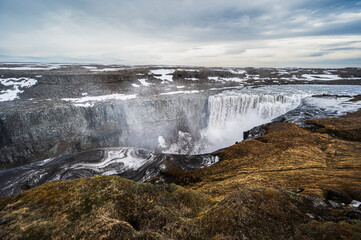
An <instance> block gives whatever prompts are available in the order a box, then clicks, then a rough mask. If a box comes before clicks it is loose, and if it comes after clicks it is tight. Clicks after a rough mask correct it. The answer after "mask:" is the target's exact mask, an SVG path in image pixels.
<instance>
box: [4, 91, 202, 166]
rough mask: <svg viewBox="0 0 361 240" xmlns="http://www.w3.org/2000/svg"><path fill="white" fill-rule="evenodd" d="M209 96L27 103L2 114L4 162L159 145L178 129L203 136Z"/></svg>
mask: <svg viewBox="0 0 361 240" xmlns="http://www.w3.org/2000/svg"><path fill="white" fill-rule="evenodd" d="M206 99H207V96H200V95H197V96H194V95H186V96H181V97H177V98H169V97H160V98H158V99H147V100H137V99H134V100H131V101H111V102H109V101H108V102H102V103H97V104H95V105H94V106H92V107H77V106H73V105H71V104H55V105H52V106H51V107H50V106H49V105H46V104H44V105H43V106H42V107H37V108H35V109H32V108H29V109H27V107H26V106H24V107H23V109H13V110H12V111H7V112H2V114H1V122H0V124H1V125H0V131H1V142H0V144H1V145H0V155H1V157H0V162H1V163H2V165H3V166H6V165H16V164H21V163H26V162H29V161H34V160H39V159H45V158H49V157H55V156H58V155H60V154H67V153H72V152H76V151H81V150H86V149H91V148H99V147H115V146H133V147H144V148H148V149H157V148H158V144H159V143H158V136H163V138H165V139H166V140H167V141H168V142H171V141H174V139H175V138H177V137H178V131H184V132H188V133H191V134H192V136H194V137H197V135H198V137H199V132H198V129H202V128H203V127H204V126H205V124H206V122H205V120H206V116H205V115H206V114H207V108H206V106H207V105H206V104H207V101H206Z"/></svg>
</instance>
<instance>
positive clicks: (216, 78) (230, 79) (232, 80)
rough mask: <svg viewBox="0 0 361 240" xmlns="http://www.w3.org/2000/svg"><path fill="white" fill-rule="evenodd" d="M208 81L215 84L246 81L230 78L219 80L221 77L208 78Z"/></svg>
mask: <svg viewBox="0 0 361 240" xmlns="http://www.w3.org/2000/svg"><path fill="white" fill-rule="evenodd" d="M208 80H212V81H216V82H244V81H247V79H244V78H238V77H231V78H221V77H208Z"/></svg>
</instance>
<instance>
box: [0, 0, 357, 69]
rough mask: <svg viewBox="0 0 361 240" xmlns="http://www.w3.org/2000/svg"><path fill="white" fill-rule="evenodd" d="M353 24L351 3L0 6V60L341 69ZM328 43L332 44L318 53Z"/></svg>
mask: <svg viewBox="0 0 361 240" xmlns="http://www.w3.org/2000/svg"><path fill="white" fill-rule="evenodd" d="M360 25H361V4H360V2H359V1H333V0H330V1H322V0H321V1H320V0H319V1H317V0H314V1H309V0H303V1H293V0H290V1H280V0H259V1H243V0H225V1H216V0H207V1H206V0H182V1H179V0H177V1H176V0H168V1H165V0H153V1H149V0H133V1H116V0H108V1H95V0H88V1H85V0H72V1H70V0H63V1H60V0H59V1H55V0H54V1H45V0H32V1H30V0H29V1H20V0H1V1H0V32H1V33H2V37H1V38H0V54H2V55H8V56H13V57H14V56H15V57H17V58H19V59H21V56H32V57H35V58H39V59H41V58H44V59H52V60H55V61H56V60H57V59H58V61H70V60H71V61H74V62H84V61H88V62H91V61H94V62H101V63H113V62H114V63H115V62H116V63H119V62H121V63H125V64H182V65H189V64H192V65H193V64H195V65H212V66H213V65H225V64H229V65H232V66H244V65H245V64H250V63H252V64H254V65H257V66H259V65H262V64H264V65H263V66H270V65H274V64H275V63H277V64H279V65H285V64H288V63H289V62H292V63H293V64H296V65H297V62H299V63H300V64H301V63H302V64H304V62H305V61H307V57H309V58H312V61H315V59H316V60H317V61H316V63H313V64H315V65H320V64H322V62H323V61H326V59H327V58H330V59H335V58H336V56H337V59H338V60H339V62H340V65H342V64H343V63H342V59H357V58H360V57H361V55H360V50H359V49H358V47H359V43H355V44H353V45H352V44H351V45H352V46H351V48H350V49H348V50H346V49H345V48H349V47H350V46H349V45H350V44H349V41H350V39H352V40H353V41H356V42H357V41H358V40H360V39H361V28H360V27H359V26H360ZM312 39H314V40H312ZM317 41H323V42H317ZM331 42H333V43H335V44H336V43H337V44H339V45H340V46H339V47H331V46H330V47H329V49H326V47H325V43H329V44H330V43H331ZM289 43H291V44H293V45H291V46H290V45H289ZM341 48H343V49H341ZM313 51H314V52H313ZM0 59H6V58H5V57H2V58H0ZM9 59H10V58H9ZM24 61H27V58H24ZM335 61H336V60H335ZM348 63H349V61H348Z"/></svg>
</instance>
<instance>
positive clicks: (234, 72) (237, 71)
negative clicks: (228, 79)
mask: <svg viewBox="0 0 361 240" xmlns="http://www.w3.org/2000/svg"><path fill="white" fill-rule="evenodd" d="M228 71H229V72H230V73H233V74H247V71H246V70H243V69H228Z"/></svg>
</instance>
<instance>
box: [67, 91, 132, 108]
mask: <svg viewBox="0 0 361 240" xmlns="http://www.w3.org/2000/svg"><path fill="white" fill-rule="evenodd" d="M136 97H137V95H136V94H130V95H125V94H109V95H101V96H86V97H81V98H62V99H61V100H63V101H67V102H72V103H73V104H74V106H78V107H92V106H94V103H95V102H99V101H107V100H129V99H134V98H136Z"/></svg>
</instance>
